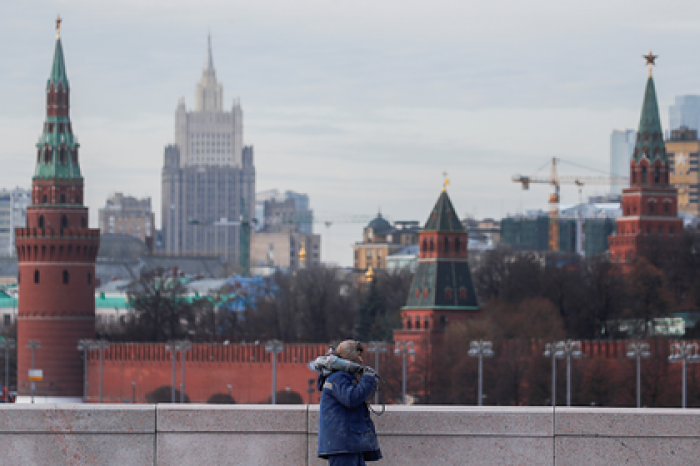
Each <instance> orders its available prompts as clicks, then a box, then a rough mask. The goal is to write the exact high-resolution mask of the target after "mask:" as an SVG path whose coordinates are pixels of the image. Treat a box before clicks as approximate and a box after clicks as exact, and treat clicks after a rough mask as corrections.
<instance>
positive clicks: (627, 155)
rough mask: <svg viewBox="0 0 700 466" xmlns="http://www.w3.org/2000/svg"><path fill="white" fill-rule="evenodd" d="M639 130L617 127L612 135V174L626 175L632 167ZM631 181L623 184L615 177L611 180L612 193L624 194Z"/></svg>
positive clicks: (617, 175)
mask: <svg viewBox="0 0 700 466" xmlns="http://www.w3.org/2000/svg"><path fill="white" fill-rule="evenodd" d="M636 139H637V132H636V131H634V130H632V129H615V130H613V132H612V134H611V135H610V175H611V176H612V177H624V176H627V173H628V172H629V169H630V160H631V159H632V152H633V151H634V143H635V140H636ZM627 187H629V183H627V184H625V185H621V184H618V183H616V181H615V180H614V179H613V180H612V181H611V182H610V194H617V195H620V194H622V190H623V189H625V188H627Z"/></svg>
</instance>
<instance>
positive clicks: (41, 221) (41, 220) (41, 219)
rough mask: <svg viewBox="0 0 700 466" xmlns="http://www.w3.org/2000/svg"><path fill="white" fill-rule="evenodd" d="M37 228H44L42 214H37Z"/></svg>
mask: <svg viewBox="0 0 700 466" xmlns="http://www.w3.org/2000/svg"><path fill="white" fill-rule="evenodd" d="M39 228H44V216H43V215H39Z"/></svg>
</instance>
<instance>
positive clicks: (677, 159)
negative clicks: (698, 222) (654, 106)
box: [666, 128, 700, 215]
mask: <svg viewBox="0 0 700 466" xmlns="http://www.w3.org/2000/svg"><path fill="white" fill-rule="evenodd" d="M666 152H667V153H668V158H669V161H670V162H671V184H672V185H673V186H674V187H675V188H676V189H677V190H678V210H679V211H680V212H685V213H688V214H693V215H700V204H698V197H699V192H700V172H698V156H699V155H700V141H698V132H697V130H694V129H687V128H681V129H675V130H673V131H671V139H669V140H668V141H666Z"/></svg>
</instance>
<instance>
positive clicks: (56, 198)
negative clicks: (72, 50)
mask: <svg viewBox="0 0 700 466" xmlns="http://www.w3.org/2000/svg"><path fill="white" fill-rule="evenodd" d="M60 25H61V19H60V17H59V18H58V19H57V20H56V30H57V34H56V37H57V38H56V47H55V50H54V58H53V64H52V66H51V72H50V75H49V79H48V81H47V83H46V120H45V122H44V126H43V132H42V134H41V136H39V141H38V142H37V144H36V150H37V154H36V167H35V169H34V177H33V178H32V206H31V207H29V208H28V209H27V225H26V227H25V228H17V229H16V230H15V247H16V249H17V259H18V262H19V276H18V281H19V283H20V286H19V306H18V327H17V334H18V335H17V339H18V345H17V351H18V363H17V367H18V369H17V380H18V383H17V390H18V398H17V399H18V402H22V401H27V400H28V398H29V396H28V395H29V381H28V369H29V368H31V364H32V355H31V351H30V350H29V349H27V347H26V346H27V343H28V342H29V341H31V340H38V341H39V343H40V344H41V349H37V350H36V352H35V360H34V368H37V369H43V371H44V381H43V382H39V383H37V390H36V394H37V396H40V398H39V399H41V400H44V401H47V402H61V401H65V402H76V401H80V400H81V399H82V397H81V395H82V393H83V373H82V367H83V363H82V361H81V360H80V355H79V353H78V350H77V344H78V340H80V339H83V338H94V335H95V297H94V293H95V278H94V277H95V259H96V257H97V250H98V248H99V244H100V232H99V230H92V229H89V228H88V209H87V207H85V206H84V205H83V200H84V196H83V188H84V183H83V177H82V175H81V173H80V165H79V160H78V149H79V147H80V145H79V144H78V142H77V138H76V137H75V135H74V134H73V129H72V126H71V121H70V86H69V83H68V76H67V73H66V65H65V60H64V57H63V46H62V43H61V37H60Z"/></svg>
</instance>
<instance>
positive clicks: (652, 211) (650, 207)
mask: <svg viewBox="0 0 700 466" xmlns="http://www.w3.org/2000/svg"><path fill="white" fill-rule="evenodd" d="M649 213H650V214H653V213H654V204H652V203H651V202H650V203H649Z"/></svg>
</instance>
